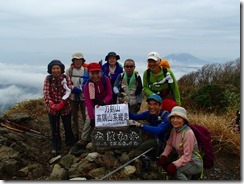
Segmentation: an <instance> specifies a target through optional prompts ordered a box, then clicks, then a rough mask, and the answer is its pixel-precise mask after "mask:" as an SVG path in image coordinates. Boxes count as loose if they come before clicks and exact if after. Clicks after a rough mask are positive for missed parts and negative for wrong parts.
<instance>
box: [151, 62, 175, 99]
mask: <svg viewBox="0 0 244 184" xmlns="http://www.w3.org/2000/svg"><path fill="white" fill-rule="evenodd" d="M162 70H163V74H164V77H165V76H166V75H167V72H168V69H167V68H165V67H162ZM146 71H147V83H148V85H149V86H151V85H152V83H151V82H150V72H151V70H150V69H149V68H148V69H147V70H146ZM166 83H167V84H168V87H167V89H166V94H164V95H163V96H162V94H158V93H160V92H158V91H152V92H154V93H156V94H158V95H159V96H161V97H165V96H167V95H168V94H169V93H170V92H171V88H170V85H169V83H168V81H167V82H166Z"/></svg>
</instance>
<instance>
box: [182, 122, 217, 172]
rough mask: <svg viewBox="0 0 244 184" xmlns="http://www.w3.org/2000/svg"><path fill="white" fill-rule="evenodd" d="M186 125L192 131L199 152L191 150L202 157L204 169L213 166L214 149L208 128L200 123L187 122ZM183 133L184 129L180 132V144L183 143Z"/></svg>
mask: <svg viewBox="0 0 244 184" xmlns="http://www.w3.org/2000/svg"><path fill="white" fill-rule="evenodd" d="M188 126H189V127H190V128H191V129H192V131H193V132H194V135H195V137H196V139H197V142H198V147H199V151H200V153H198V152H197V151H196V150H193V151H194V152H195V153H196V154H197V155H198V156H200V157H201V158H202V161H203V167H204V168H206V169H211V168H212V167H213V166H214V151H213V146H212V143H211V139H212V138H211V134H210V132H209V130H208V129H207V128H206V127H203V126H201V125H193V124H188ZM185 133H186V130H185V131H183V132H182V134H181V144H183V140H184V136H185Z"/></svg>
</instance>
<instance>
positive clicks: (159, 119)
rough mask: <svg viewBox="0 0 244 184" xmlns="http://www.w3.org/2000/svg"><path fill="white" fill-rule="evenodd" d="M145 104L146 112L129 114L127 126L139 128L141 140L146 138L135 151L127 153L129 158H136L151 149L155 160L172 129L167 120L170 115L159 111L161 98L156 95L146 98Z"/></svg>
mask: <svg viewBox="0 0 244 184" xmlns="http://www.w3.org/2000/svg"><path fill="white" fill-rule="evenodd" d="M147 103H148V110H147V111H145V112H142V113H140V114H132V113H129V118H130V120H129V124H130V125H134V126H136V127H139V128H141V129H142V131H143V132H142V134H143V135H144V136H143V138H144V137H146V140H143V141H142V144H141V145H139V147H137V149H136V150H132V151H131V152H129V157H134V156H137V155H139V154H141V153H143V152H144V151H146V150H148V149H150V148H151V147H153V148H154V149H153V150H152V151H151V152H152V153H154V157H155V158H156V157H157V156H158V154H159V153H160V151H162V150H161V149H162V147H163V145H164V144H165V142H166V140H167V139H168V137H169V133H170V131H171V129H172V125H171V123H170V122H169V121H168V119H167V117H168V115H169V114H170V113H169V112H168V111H164V110H161V103H162V98H161V97H160V96H159V95H157V94H151V95H149V96H148V98H147ZM135 120H145V121H146V122H145V123H139V122H138V121H135Z"/></svg>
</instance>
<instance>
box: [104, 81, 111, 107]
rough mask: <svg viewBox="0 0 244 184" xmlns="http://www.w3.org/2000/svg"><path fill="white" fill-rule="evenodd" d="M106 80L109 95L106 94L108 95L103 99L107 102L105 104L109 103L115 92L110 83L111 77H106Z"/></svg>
mask: <svg viewBox="0 0 244 184" xmlns="http://www.w3.org/2000/svg"><path fill="white" fill-rule="evenodd" d="M105 80H106V85H107V87H106V94H107V95H106V97H105V99H104V100H103V101H104V102H105V104H107V105H108V104H109V102H110V100H111V99H112V95H113V93H112V85H111V83H110V80H109V78H108V77H105Z"/></svg>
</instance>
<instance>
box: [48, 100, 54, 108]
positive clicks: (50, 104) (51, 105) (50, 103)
mask: <svg viewBox="0 0 244 184" xmlns="http://www.w3.org/2000/svg"><path fill="white" fill-rule="evenodd" d="M49 106H50V108H51V109H55V108H56V104H55V103H53V101H49Z"/></svg>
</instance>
